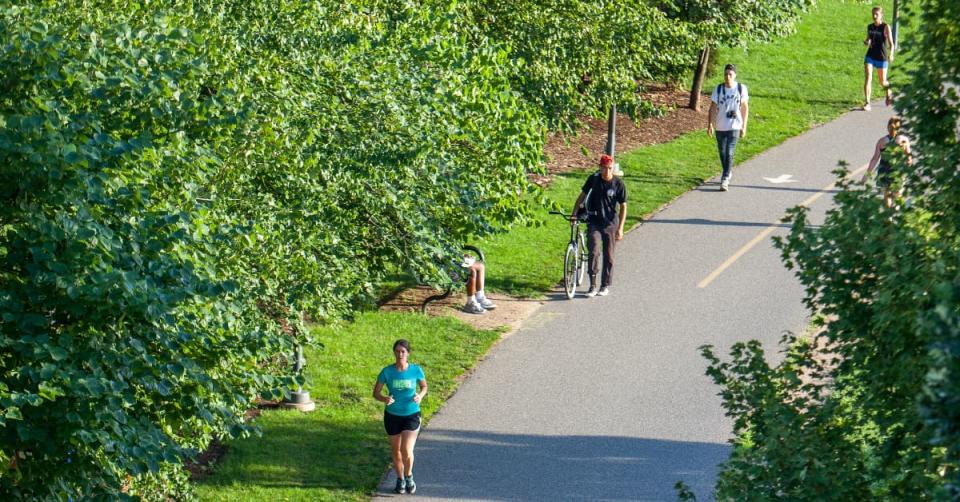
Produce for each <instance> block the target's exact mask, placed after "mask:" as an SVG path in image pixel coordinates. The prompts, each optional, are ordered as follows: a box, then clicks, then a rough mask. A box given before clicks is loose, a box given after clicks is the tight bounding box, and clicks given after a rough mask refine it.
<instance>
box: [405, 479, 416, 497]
mask: <svg viewBox="0 0 960 502" xmlns="http://www.w3.org/2000/svg"><path fill="white" fill-rule="evenodd" d="M407 493H409V494H410V495H413V494H414V493H417V484H416V483H414V482H413V476H407Z"/></svg>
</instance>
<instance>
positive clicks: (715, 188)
mask: <svg viewBox="0 0 960 502" xmlns="http://www.w3.org/2000/svg"><path fill="white" fill-rule="evenodd" d="M730 189H731V190H739V189H747V190H776V191H785V192H807V193H820V192H824V193H827V194H838V193H840V190H838V189H836V190H823V189H820V188H791V187H786V186H782V187H780V186H765V185H737V184H734V183H731V184H730ZM693 190H694V191H697V192H719V191H720V183H719V182H706V183H704V184H702V185H700V186H698V187H696V188H694V189H693Z"/></svg>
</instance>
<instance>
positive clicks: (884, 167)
mask: <svg viewBox="0 0 960 502" xmlns="http://www.w3.org/2000/svg"><path fill="white" fill-rule="evenodd" d="M898 154H900V155H906V157H907V165H911V164H912V163H913V159H911V157H910V140H909V139H907V137H906V136H904V135H902V134H900V117H891V118H890V120H888V121H887V134H886V135H885V136H883V137H882V138H880V139H879V140H877V146H876V147H875V148H874V149H873V157H872V158H871V159H870V163H869V164H867V172H866V173H864V175H863V178H861V179H860V182H861V183H862V182H865V181H866V180H867V178H869V177H870V176H871V175H872V174H874V173H876V177H877V187H878V188H881V189H883V202H884V204H886V205H887V207H893V199H894V197H895V196H896V197H899V196H900V195H902V193H901V192H899V191H898V192H897V193H895V194H894V193H892V192H891V191H890V185H891V183H892V182H893V178H894V176H893V174H894V173H893V168H894V164H893V160H894V158H895V157H896V156H897V155H898Z"/></svg>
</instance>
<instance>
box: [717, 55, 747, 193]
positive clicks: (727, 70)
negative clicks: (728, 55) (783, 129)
mask: <svg viewBox="0 0 960 502" xmlns="http://www.w3.org/2000/svg"><path fill="white" fill-rule="evenodd" d="M749 98H750V97H749V96H748V95H747V86H745V85H743V84H741V83H738V82H737V66H736V65H732V64H728V65H727V66H725V67H724V68H723V83H722V84H719V85H717V87H716V88H715V89H714V90H713V94H711V95H710V111H709V112H708V113H707V136H710V135H713V131H714V128H716V132H717V134H716V136H717V150H719V151H720V165H721V167H723V173H722V174H721V175H720V190H721V191H724V192H726V191H727V190H729V189H730V175H731V171H732V170H733V155H734V153H736V151H737V140H738V139H740V138H743V137H745V136H746V135H747V114H748V113H749V111H750V109H749V106H748V105H747V101H748V100H749Z"/></svg>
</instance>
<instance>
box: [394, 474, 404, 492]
mask: <svg viewBox="0 0 960 502" xmlns="http://www.w3.org/2000/svg"><path fill="white" fill-rule="evenodd" d="M406 490H407V483H406V481H404V480H403V478H397V486H396V487H395V488H394V489H393V492H394V493H403V492H405V491H406Z"/></svg>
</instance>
